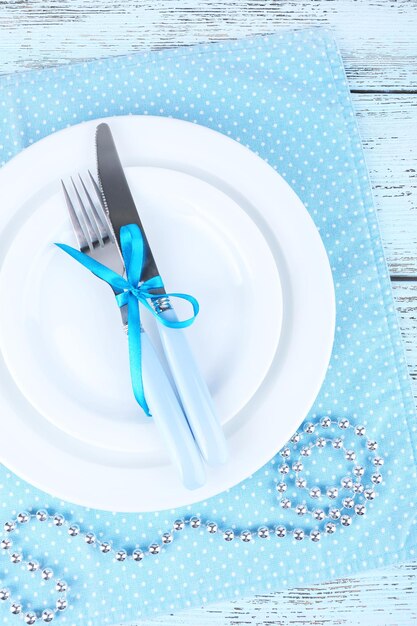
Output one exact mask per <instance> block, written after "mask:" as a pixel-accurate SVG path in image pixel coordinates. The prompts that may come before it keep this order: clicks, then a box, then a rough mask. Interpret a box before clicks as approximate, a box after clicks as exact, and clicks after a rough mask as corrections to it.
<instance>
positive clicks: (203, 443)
mask: <svg viewBox="0 0 417 626" xmlns="http://www.w3.org/2000/svg"><path fill="white" fill-rule="evenodd" d="M96 152H97V169H98V177H99V183H100V187H101V191H102V195H103V202H104V205H105V207H106V209H107V211H108V215H109V218H110V221H111V223H112V225H113V229H114V233H115V236H116V240H117V241H118V242H119V246H120V229H121V227H122V226H124V225H126V224H137V225H138V226H139V228H140V230H141V233H142V237H143V241H144V249H145V253H144V255H145V262H144V267H143V270H142V276H141V280H142V281H146V280H148V279H149V278H153V277H155V276H159V271H158V268H157V265H156V262H155V259H154V256H153V254H152V251H151V248H150V245H149V242H148V239H147V237H146V233H145V229H144V227H143V224H142V221H141V219H140V216H139V213H138V211H137V208H136V205H135V202H134V199H133V197H132V193H131V191H130V189H129V185H128V183H127V180H126V176H125V173H124V171H123V166H122V164H121V161H120V157H119V155H118V152H117V149H116V145H115V143H114V139H113V136H112V133H111V130H110V127H109V125H108V124H106V123H101V124H99V125H98V126H97V131H96ZM153 293H155V294H161V298H160V299H158V300H156V301H154V302H153V303H152V304H153V306H154V308H155V311H156V312H157V313H158V315H160V316H161V317H163V318H164V319H165V320H169V321H170V322H175V321H178V320H177V317H176V314H175V310H174V308H173V306H172V305H171V303H170V301H169V299H168V298H167V297H166V295H165V294H166V292H165V289H163V288H161V289H158V290H156V289H155V290H153ZM157 327H158V331H159V335H160V338H161V342H162V346H163V348H164V352H165V356H166V359H167V361H168V364H169V366H170V369H171V373H172V376H173V378H174V381H175V384H176V387H177V391H178V394H179V397H180V399H181V403H182V406H183V409H184V412H185V415H186V418H187V420H188V424H189V426H190V429H191V431H192V433H193V435H194V438H195V441H196V443H197V445H198V447H199V449H200V452H201V454H202V456H203V458H204V459H205V460H206V461H207V463H208V464H209V465H213V466H214V465H220V464H224V463H225V462H226V461H227V460H228V450H227V443H226V439H225V436H224V433H223V430H222V427H221V424H220V420H219V418H218V416H217V411H216V408H215V406H214V403H213V399H212V397H211V395H210V392H209V390H208V387H207V384H206V382H205V380H204V378H203V377H202V375H201V373H200V371H199V368H198V366H197V364H196V362H195V359H194V355H193V354H192V351H191V348H190V346H189V344H188V341H187V337H186V335H185V334H184V332H183V331H182V330H181V329H178V328H169V327H167V326H165V325H163V324H160V323H158V324H157Z"/></svg>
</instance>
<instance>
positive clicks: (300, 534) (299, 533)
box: [292, 528, 304, 541]
mask: <svg viewBox="0 0 417 626" xmlns="http://www.w3.org/2000/svg"><path fill="white" fill-rule="evenodd" d="M292 534H293V537H294V539H295V540H296V541H302V540H303V539H304V530H302V529H301V528H296V529H295V530H293V533H292Z"/></svg>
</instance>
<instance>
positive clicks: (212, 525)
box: [206, 522, 219, 534]
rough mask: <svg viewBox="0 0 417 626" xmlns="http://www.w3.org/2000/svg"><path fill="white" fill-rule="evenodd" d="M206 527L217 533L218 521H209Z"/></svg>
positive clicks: (209, 530)
mask: <svg viewBox="0 0 417 626" xmlns="http://www.w3.org/2000/svg"><path fill="white" fill-rule="evenodd" d="M206 528H207V531H208V532H209V533H211V534H213V533H217V531H218V529H219V527H218V526H217V524H216V522H207V524H206Z"/></svg>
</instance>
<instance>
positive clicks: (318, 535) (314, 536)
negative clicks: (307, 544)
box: [310, 530, 321, 542]
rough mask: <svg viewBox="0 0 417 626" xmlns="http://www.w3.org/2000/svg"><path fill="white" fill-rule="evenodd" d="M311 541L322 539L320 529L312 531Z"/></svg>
mask: <svg viewBox="0 0 417 626" xmlns="http://www.w3.org/2000/svg"><path fill="white" fill-rule="evenodd" d="M310 539H311V541H314V542H317V541H320V539H321V532H320V531H319V530H312V531H311V533H310Z"/></svg>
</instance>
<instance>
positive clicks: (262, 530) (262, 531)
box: [258, 526, 269, 539]
mask: <svg viewBox="0 0 417 626" xmlns="http://www.w3.org/2000/svg"><path fill="white" fill-rule="evenodd" d="M258 537H259V539H269V528H267V527H266V526H260V527H259V528H258Z"/></svg>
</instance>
